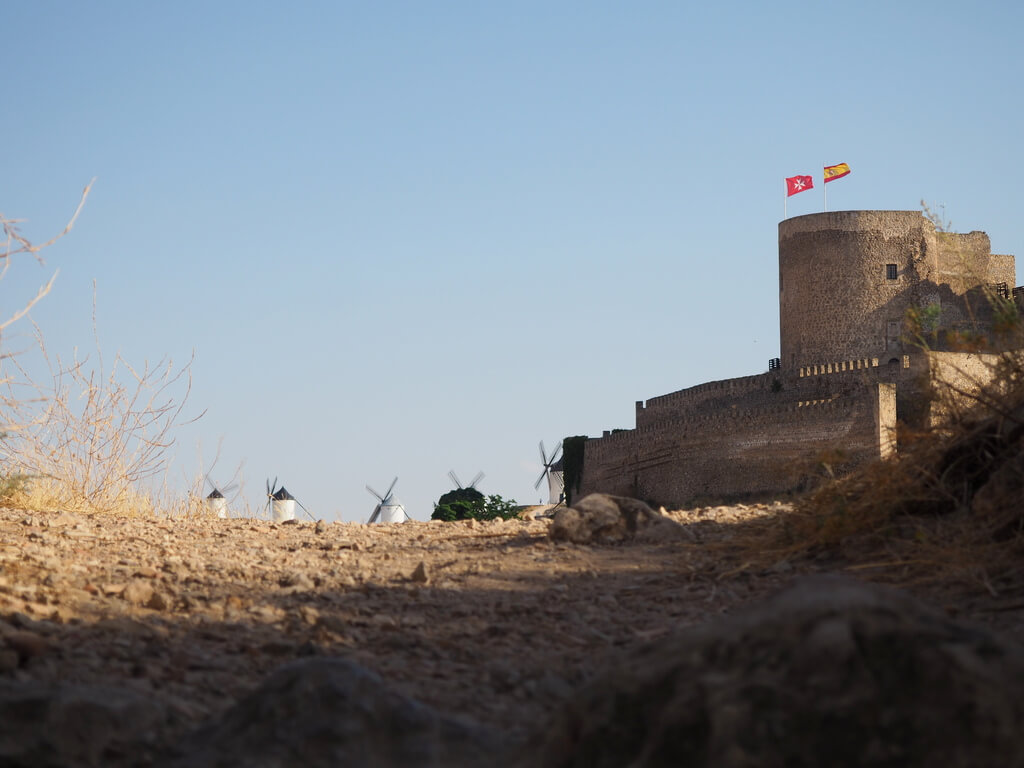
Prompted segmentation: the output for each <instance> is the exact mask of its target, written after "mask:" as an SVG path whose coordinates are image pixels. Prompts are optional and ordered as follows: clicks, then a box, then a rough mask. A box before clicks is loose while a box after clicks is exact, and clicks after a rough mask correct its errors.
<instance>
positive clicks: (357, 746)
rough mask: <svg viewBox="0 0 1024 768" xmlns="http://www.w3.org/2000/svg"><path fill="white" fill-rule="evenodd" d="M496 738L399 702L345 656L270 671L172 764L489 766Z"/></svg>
mask: <svg viewBox="0 0 1024 768" xmlns="http://www.w3.org/2000/svg"><path fill="white" fill-rule="evenodd" d="M499 748H500V744H499V739H498V738H497V737H495V736H493V735H492V734H491V733H490V732H488V731H486V730H485V729H483V728H482V727H480V726H475V725H471V724H468V723H462V722H460V721H458V720H455V719H451V718H446V717H444V716H442V715H439V714H437V713H436V712H434V711H433V710H431V709H429V708H427V707H425V706H423V705H421V704H419V703H417V702H415V701H413V700H412V699H410V698H408V697H406V696H403V695H402V694H400V693H398V692H396V691H395V690H393V689H392V688H391V687H390V686H389V685H387V684H385V682H384V681H383V680H382V679H381V678H380V677H378V676H377V675H376V674H374V673H373V672H371V671H369V670H367V669H365V668H363V667H361V666H359V665H358V664H355V663H354V662H351V661H348V660H345V659H336V658H315V659H307V660H302V661H296V662H292V663H290V664H286V665H284V666H282V667H280V668H279V669H277V670H276V671H275V672H274V673H273V674H271V675H270V677H269V678H267V680H266V681H265V682H264V683H263V685H261V686H260V687H259V689H257V690H256V691H255V692H254V693H252V694H251V695H250V696H248V697H246V698H244V699H242V700H241V701H240V702H239V703H238V704H236V705H235V706H234V707H233V708H231V709H230V710H229V711H228V712H227V713H226V714H225V715H224V716H223V717H221V718H220V719H219V720H217V721H215V722H213V723H212V724H210V725H208V726H206V727H204V728H202V729H200V730H199V731H197V732H196V733H195V734H193V735H192V736H191V737H190V738H188V739H186V740H185V742H184V743H183V744H182V746H181V747H180V748H179V749H178V750H177V755H175V756H174V757H173V758H172V759H171V760H170V762H169V763H168V764H167V765H168V766H173V767H174V768H199V767H200V766H217V767H218V768H233V767H235V766H237V768H293V767H294V768H312V767H314V766H324V767H325V768H326V767H327V766H346V768H361V767H364V768H389V767H391V766H393V767H394V768H399V767H401V768H428V766H429V767H430V768H441V767H442V766H483V765H489V766H490V765H494V762H493V760H494V755H495V752H496V751H497V750H499Z"/></svg>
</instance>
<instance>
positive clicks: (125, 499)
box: [0, 331, 191, 514]
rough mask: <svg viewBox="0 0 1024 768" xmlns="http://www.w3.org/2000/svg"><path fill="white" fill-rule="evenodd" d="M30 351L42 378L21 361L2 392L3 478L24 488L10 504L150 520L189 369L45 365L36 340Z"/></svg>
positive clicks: (83, 362)
mask: <svg viewBox="0 0 1024 768" xmlns="http://www.w3.org/2000/svg"><path fill="white" fill-rule="evenodd" d="M36 342H37V347H36V352H37V353H38V357H39V358H40V359H41V360H42V361H43V362H44V363H45V368H46V370H47V375H46V376H45V378H43V379H37V378H35V377H33V376H32V375H31V374H30V372H29V371H28V369H27V368H26V366H24V365H23V364H22V360H21V358H18V357H15V358H11V359H10V360H9V365H8V369H9V371H10V375H9V376H8V378H7V380H6V381H5V382H4V385H3V390H2V392H0V413H2V418H3V423H4V425H5V427H4V431H5V434H4V436H3V438H2V439H0V455H2V457H3V460H4V463H5V465H6V467H7V470H8V473H9V474H10V473H14V474H17V475H24V476H28V477H29V478H31V479H30V482H28V483H27V484H26V487H24V488H22V489H21V490H20V491H19V492H18V493H16V494H14V495H13V496H12V497H11V503H18V504H21V505H24V506H27V507H29V508H33V509H37V508H46V509H50V508H58V509H68V510H75V511H81V512H108V513H109V512H121V513H129V512H132V513H136V514H137V513H140V512H141V513H146V514H148V513H152V511H153V509H154V508H155V506H156V502H155V501H154V493H153V492H152V491H151V490H147V488H148V487H151V484H152V483H154V482H155V481H158V480H159V479H160V476H161V474H162V473H163V471H164V470H165V468H166V461H167V456H168V449H169V448H170V447H171V446H172V445H173V442H174V439H173V434H172V433H173V431H174V429H175V428H176V427H178V426H180V425H181V424H182V423H184V422H185V419H183V416H182V412H183V409H184V406H185V403H186V401H187V399H188V393H189V390H190V389H191V378H190V376H189V366H190V365H191V361H189V363H186V364H185V365H184V366H181V367H175V366H174V365H173V364H172V363H171V362H170V361H163V362H161V363H160V364H158V365H157V366H155V367H153V368H150V367H149V366H148V365H147V366H146V367H144V368H142V369H138V370H137V369H135V368H133V367H132V366H131V365H129V364H128V363H127V362H126V361H125V360H124V359H123V358H121V357H120V356H116V357H115V359H114V362H113V364H112V365H111V366H110V367H109V369H107V368H105V366H104V362H103V357H102V354H101V353H100V352H99V351H97V353H96V359H95V362H93V361H91V360H90V359H89V358H83V359H79V358H78V357H77V354H76V356H75V357H73V358H72V359H71V360H70V361H64V360H62V359H61V358H60V357H59V356H54V357H51V356H50V355H49V354H48V352H47V349H46V345H45V342H44V341H43V337H42V334H41V333H38V331H37V335H36Z"/></svg>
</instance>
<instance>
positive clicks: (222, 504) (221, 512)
mask: <svg viewBox="0 0 1024 768" xmlns="http://www.w3.org/2000/svg"><path fill="white" fill-rule="evenodd" d="M206 484H207V486H209V487H210V488H211V490H210V493H209V495H207V497H206V498H205V499H203V502H204V504H205V505H206V509H207V511H208V512H210V513H212V514H214V515H216V516H217V517H219V518H221V519H223V518H226V517H227V516H228V497H227V494H231V493H232V492H234V491H236V490H238V483H237V482H232V483H230V484H229V485H224V486H222V485H218V484H217V483H215V482H213V480H211V479H210V475H209V474H207V475H206Z"/></svg>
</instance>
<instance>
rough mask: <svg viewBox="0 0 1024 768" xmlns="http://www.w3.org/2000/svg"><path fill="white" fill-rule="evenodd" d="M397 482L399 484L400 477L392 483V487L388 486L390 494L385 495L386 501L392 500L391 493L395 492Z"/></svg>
mask: <svg viewBox="0 0 1024 768" xmlns="http://www.w3.org/2000/svg"><path fill="white" fill-rule="evenodd" d="M397 482H398V477H397V476H396V477H395V479H394V480H392V481H391V485H389V486H388V492H387V493H385V494H384V498H385V499H390V498H391V492H392V491H393V490H395V484H396V483H397Z"/></svg>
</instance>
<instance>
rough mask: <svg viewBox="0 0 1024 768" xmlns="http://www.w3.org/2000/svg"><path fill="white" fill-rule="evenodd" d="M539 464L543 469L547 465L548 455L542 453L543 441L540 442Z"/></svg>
mask: <svg viewBox="0 0 1024 768" xmlns="http://www.w3.org/2000/svg"><path fill="white" fill-rule="evenodd" d="M540 463H541V464H543V465H544V466H545V467H546V466H547V465H548V455H547V454H546V453H544V441H543V440H541V441H540Z"/></svg>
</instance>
